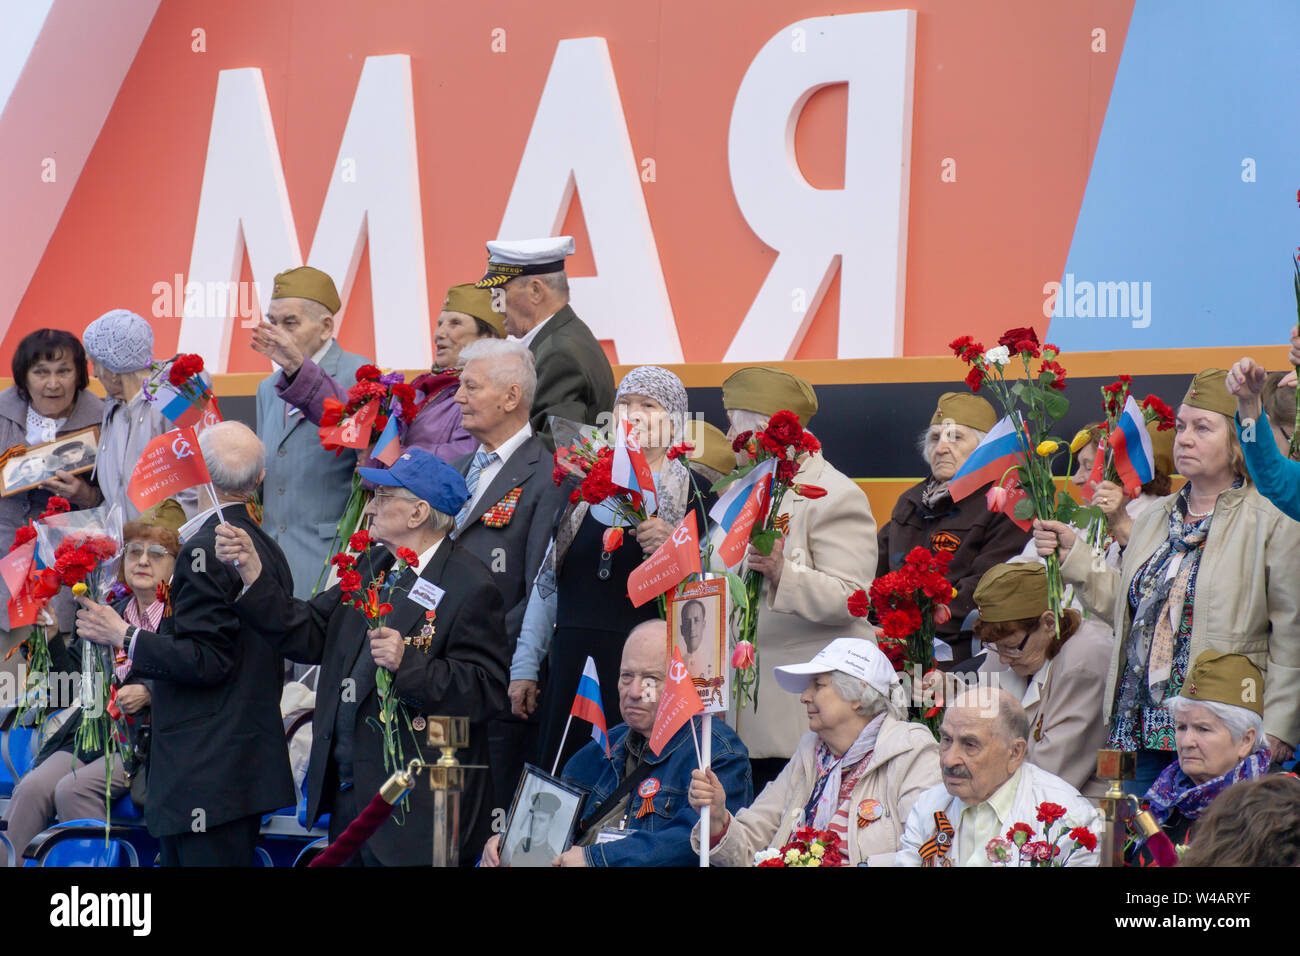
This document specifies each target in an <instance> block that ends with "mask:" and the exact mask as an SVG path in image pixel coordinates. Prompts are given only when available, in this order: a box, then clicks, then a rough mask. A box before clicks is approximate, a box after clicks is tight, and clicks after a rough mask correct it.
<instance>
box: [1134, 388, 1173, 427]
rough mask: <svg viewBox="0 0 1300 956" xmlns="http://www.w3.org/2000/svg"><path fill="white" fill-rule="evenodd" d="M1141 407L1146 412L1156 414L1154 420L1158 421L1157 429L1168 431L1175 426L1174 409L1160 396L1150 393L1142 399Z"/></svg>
mask: <svg viewBox="0 0 1300 956" xmlns="http://www.w3.org/2000/svg"><path fill="white" fill-rule="evenodd" d="M1141 407H1142V410H1143V411H1144V412H1151V413H1152V415H1153V416H1154V418H1153V419H1152V420H1153V421H1156V422H1158V424H1157V425H1156V431H1158V432H1166V431H1169V429H1171V428H1173V427H1174V411H1173V409H1172V408H1170V407H1169V406H1168V405H1166V404H1165V403H1164V402H1163V401H1161V400H1160V397H1159V396H1157V395H1148V396H1147V397H1146V398H1144V399H1142V405H1141Z"/></svg>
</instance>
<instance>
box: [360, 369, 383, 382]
mask: <svg viewBox="0 0 1300 956" xmlns="http://www.w3.org/2000/svg"><path fill="white" fill-rule="evenodd" d="M381 374H383V373H382V372H380V371H379V369H378V368H376V367H375V366H373V365H363V366H361V367H360V368H359V369H357V381H358V382H374V381H378V379H379V376H380V375H381Z"/></svg>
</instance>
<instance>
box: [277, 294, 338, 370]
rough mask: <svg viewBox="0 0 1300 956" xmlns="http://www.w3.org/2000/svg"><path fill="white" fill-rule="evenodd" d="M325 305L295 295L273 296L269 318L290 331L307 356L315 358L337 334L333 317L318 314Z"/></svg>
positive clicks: (299, 349) (295, 342)
mask: <svg viewBox="0 0 1300 956" xmlns="http://www.w3.org/2000/svg"><path fill="white" fill-rule="evenodd" d="M321 308H322V307H321V306H320V305H319V304H318V303H315V302H312V301H311V300H309V299H301V298H297V297H295V296H290V297H288V298H284V299H272V300H271V307H270V308H269V309H267V310H266V321H268V322H270V323H271V324H272V325H274V326H277V327H279V328H281V329H284V331H286V332H288V333H289V338H291V339H293V344H294V345H295V346H297V348H298V351H299V352H301V353H302V354H303V358H311V357H312V356H313V355H315V354H316V353H317V352H319V351H320V350H321V348H322V347H324V345H325V344H326V343H327V342H329V340H330V339H331V338H333V336H334V319H333V317H332V316H331V317H329V318H328V319H327V318H324V317H322V318H317V315H319V314H320V310H321Z"/></svg>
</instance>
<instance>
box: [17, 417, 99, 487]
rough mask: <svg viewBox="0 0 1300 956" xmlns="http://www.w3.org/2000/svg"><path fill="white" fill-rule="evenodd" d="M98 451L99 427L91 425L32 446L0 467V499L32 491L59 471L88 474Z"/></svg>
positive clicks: (93, 465)
mask: <svg viewBox="0 0 1300 956" xmlns="http://www.w3.org/2000/svg"><path fill="white" fill-rule="evenodd" d="M98 449H99V427H98V426H94V425H92V426H91V427H90V428H84V429H82V430H81V431H79V432H73V433H72V434H70V435H62V436H60V437H59V438H56V439H55V440H54V441H51V442H46V443H45V444H44V445H33V446H32V447H30V448H28V449H27V450H26V451H24V452H23V453H22V454H21V455H14V456H13V457H12V458H10V459H9V460H8V461H6V462H5V463H4V465H3V466H0V498H7V497H9V496H10V495H16V494H18V493H19V492H22V491H27V490H28V489H31V488H35V487H36V486H37V485H39V484H40V483H41V482H42V481H45V479H47V478H53V477H54V475H55V473H56V472H59V471H66V472H68V473H69V474H72V475H80V474H84V473H86V472H89V471H90V470H91V469H92V468H94V467H95V455H96V453H97V451H98Z"/></svg>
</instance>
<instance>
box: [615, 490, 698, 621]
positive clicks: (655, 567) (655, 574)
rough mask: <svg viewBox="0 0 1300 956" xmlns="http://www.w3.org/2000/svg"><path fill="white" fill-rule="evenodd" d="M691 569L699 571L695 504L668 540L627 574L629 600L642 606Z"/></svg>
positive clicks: (682, 577) (695, 572)
mask: <svg viewBox="0 0 1300 956" xmlns="http://www.w3.org/2000/svg"><path fill="white" fill-rule="evenodd" d="M692 573H694V574H699V573H700V539H699V535H698V533H697V532H696V526H695V509H694V508H692V509H690V510H689V511H687V512H686V516H685V517H684V518H682V520H681V523H680V524H678V525H677V527H676V528H674V529H673V533H672V534H670V535H669V536H668V540H667V541H665V542H664V543H663V544H661V545H659V547H658V548H656V549H655V552H654V554H652V555H650V557H648V558H646V559H645V560H644V561H643V562H641V564H640V565H638V566H637V568H636V569H635V570H634V571H633V572H632V573H631V574H629V575H628V576H627V597H628V600H630V601H631V602H632V606H633V607H640V606H641V605H642V604H645V603H646V601H649V600H650V599H652V598H656V597H658V596H659V595H661V594H663V593H664V592H665V591H667V590H668V589H669V588H671V587H676V586H677V585H678V584H680V583H681V582H682V581H684V580H686V575H688V574H692Z"/></svg>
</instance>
